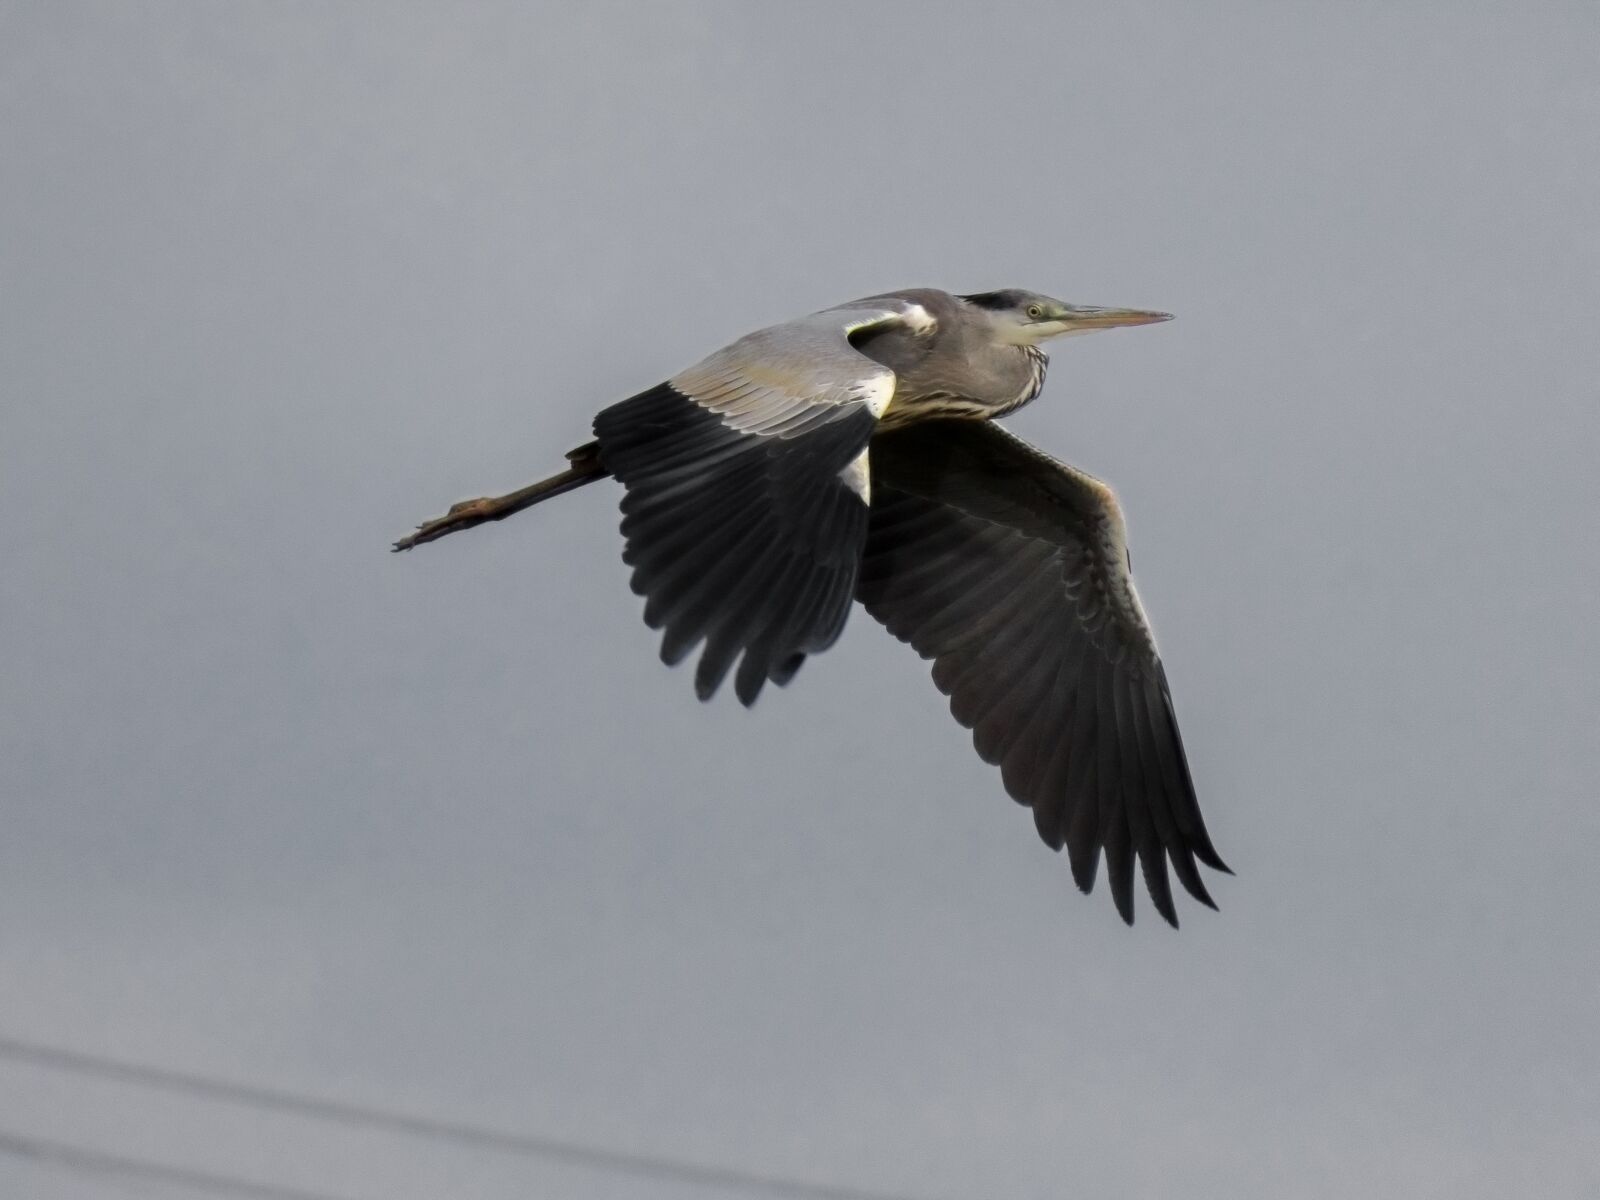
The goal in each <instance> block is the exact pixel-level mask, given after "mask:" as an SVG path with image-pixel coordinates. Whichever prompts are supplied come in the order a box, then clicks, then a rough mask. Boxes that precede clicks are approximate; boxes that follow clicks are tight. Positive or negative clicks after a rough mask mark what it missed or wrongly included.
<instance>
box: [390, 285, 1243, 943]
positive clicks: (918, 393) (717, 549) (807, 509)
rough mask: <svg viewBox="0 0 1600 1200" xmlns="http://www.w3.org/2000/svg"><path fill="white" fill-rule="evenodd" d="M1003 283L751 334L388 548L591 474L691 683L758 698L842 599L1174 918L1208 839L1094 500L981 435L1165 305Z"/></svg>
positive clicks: (1155, 670)
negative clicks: (611, 505) (538, 475)
mask: <svg viewBox="0 0 1600 1200" xmlns="http://www.w3.org/2000/svg"><path fill="white" fill-rule="evenodd" d="M1165 319H1167V318H1166V315H1165V314H1162V313H1151V312H1144V311H1140V310H1134V309H1097V308H1081V307H1075V306H1071V305H1065V304H1062V303H1061V302H1059V301H1056V300H1052V299H1050V298H1049V297H1046V296H1040V295H1038V294H1036V293H1031V292H1022V291H1014V290H1013V291H1001V292H987V293H980V294H976V295H970V296H956V295H952V294H950V293H948V292H942V291H937V290H935V289H927V288H917V289H909V290H905V291H899V292H888V293H883V294H881V295H877V296H870V297H866V298H864V299H862V300H857V301H851V302H850V303H847V304H843V305H840V306H838V307H836V308H831V309H826V310H823V311H822V312H818V313H813V314H811V315H809V316H806V317H801V318H798V319H797V320H794V321H791V322H788V323H786V324H783V325H778V326H773V327H771V328H768V329H762V330H758V331H756V332H754V333H751V334H748V335H746V336H745V337H742V338H740V339H739V340H738V341H736V342H733V343H732V344H730V345H729V346H726V347H724V348H723V349H721V350H718V351H716V352H715V353H713V354H711V355H710V356H708V357H707V358H705V359H704V360H702V361H701V362H699V363H697V364H695V365H694V366H692V367H690V368H688V369H687V370H685V371H682V372H680V373H679V374H677V375H675V376H673V377H672V378H671V379H669V380H668V381H666V382H665V383H662V384H659V385H657V386H656V387H653V388H649V389H647V390H646V391H644V392H641V393H639V394H638V395H636V396H633V397H631V398H629V399H627V400H624V401H621V402H620V403H617V404H613V405H611V406H610V407H609V408H606V409H603V410H602V411H601V412H600V413H599V414H598V415H597V416H596V418H595V423H594V432H595V435H596V436H595V441H593V442H591V443H588V444H587V445H584V446H581V447H579V448H578V449H577V450H574V451H573V452H572V453H571V454H570V455H569V456H568V457H569V459H570V461H571V466H570V467H569V469H568V470H567V471H565V472H563V473H562V474H561V475H558V476H555V477H554V478H552V479H550V480H546V481H544V482H542V483H540V484H535V485H533V486H532V487H530V488H524V489H522V490H521V491H520V492H515V493H512V494H510V495H509V496H504V497H493V498H486V499H483V500H477V501H468V502H465V503H463V504H460V505H456V506H455V507H454V508H452V509H451V511H450V513H449V514H447V515H446V516H445V517H442V518H440V519H439V520H437V521H433V522H429V523H428V524H426V525H424V526H422V527H421V528H420V530H419V532H418V533H417V534H414V535H412V536H411V537H410V538H407V539H404V540H402V541H401V542H400V543H397V545H396V548H397V549H409V548H410V547H411V546H413V545H416V544H418V543H420V542H424V541H431V540H433V539H434V538H437V537H442V536H443V535H444V534H446V533H451V532H454V531H455V530H457V529H462V528H467V527H469V526H471V525H475V524H479V523H481V522H483V521H487V520H498V519H500V518H502V517H504V516H507V515H509V514H510V513H511V512H515V511H519V510H520V509H521V508H524V507H527V506H528V505H529V504H533V503H536V502H538V501H539V500H542V499H545V498H547V497H549V496H551V495H555V494H558V493H560V492H563V491H567V490H570V489H571V488H574V487H578V486H581V485H582V484H584V483H588V482H590V481H592V480H594V479H598V478H602V477H604V476H606V475H612V476H615V477H616V478H617V479H618V480H620V481H621V482H622V483H623V485H624V486H625V488H626V489H627V491H626V495H625V497H624V499H623V502H622V510H623V521H622V532H623V534H624V537H625V540H626V546H625V549H624V552H623V558H624V560H625V561H626V562H628V563H629V564H630V565H631V566H632V567H633V588H634V590H635V591H636V592H638V593H640V594H641V595H643V596H644V597H645V601H646V602H645V613H644V615H645V620H646V622H647V623H648V624H649V625H650V626H651V627H652V628H656V629H660V630H661V631H662V635H663V637H662V647H661V656H662V658H663V659H664V660H665V661H666V662H668V663H676V662H679V661H681V660H682V659H683V658H684V657H686V656H687V655H688V654H689V653H690V652H692V651H693V650H694V649H695V648H696V647H697V646H698V647H701V653H700V659H699V662H698V664H697V667H696V671H695V688H696V692H697V693H698V694H699V695H700V697H701V698H702V699H708V698H709V697H710V696H711V695H712V694H713V693H714V692H715V691H716V690H717V688H718V687H719V686H720V684H721V683H722V682H723V680H724V679H725V678H726V677H727V676H728V675H729V674H730V673H732V674H733V676H734V690H735V692H736V693H737V695H738V697H739V699H740V700H741V701H743V702H744V703H745V704H747V705H748V704H752V703H754V701H755V699H756V697H757V696H758V695H759V693H760V692H761V690H762V688H763V686H764V685H765V684H766V683H767V682H769V681H770V682H773V683H777V684H779V685H783V684H786V683H788V682H789V681H790V680H791V679H792V678H793V677H794V674H795V672H796V671H797V670H798V669H799V667H800V665H801V663H802V662H803V661H804V660H805V658H806V656H807V655H809V654H814V653H817V652H819V651H821V650H824V649H826V648H827V647H828V646H830V645H832V644H833V642H834V641H835V640H836V639H837V638H838V636H839V633H840V632H841V631H842V629H843V627H844V623H845V619H846V617H847V616H848V614H849V609H850V606H851V603H852V602H853V601H855V600H859V601H860V602H861V603H862V604H863V606H864V607H865V608H866V609H867V611H868V612H869V613H871V614H872V615H873V616H874V617H875V618H876V619H878V620H879V621H881V622H882V623H883V624H884V625H885V626H886V627H887V628H888V629H889V631H890V632H891V633H893V634H894V635H895V636H896V637H898V638H900V639H901V640H902V641H906V642H909V643H910V644H911V645H912V646H913V647H914V648H915V649H916V650H917V651H918V653H920V654H921V655H922V656H923V657H924V658H930V659H932V660H933V663H934V680H935V682H936V683H937V684H938V686H939V688H940V689H941V690H942V691H944V692H946V693H947V694H948V695H949V696H950V697H951V709H952V712H953V713H954V715H955V716H956V718H957V720H958V721H960V722H961V723H962V724H963V725H966V726H967V727H968V728H970V729H972V730H973V737H974V742H975V744H976V746H977V749H978V752H979V754H980V755H981V756H982V757H983V758H984V759H985V760H987V761H989V762H992V763H996V764H998V765H999V766H1000V767H1001V771H1002V777H1003V779H1004V782H1005V784H1006V787H1007V789H1008V790H1009V791H1010V792H1011V794H1012V795H1013V796H1014V797H1016V798H1017V799H1018V800H1019V801H1020V802H1022V803H1025V804H1027V805H1029V806H1030V807H1031V808H1032V809H1033V813H1034V818H1035V822H1036V824H1037V826H1038V829H1039V833H1040V836H1041V837H1043V838H1044V840H1045V841H1046V842H1047V843H1048V844H1050V845H1051V846H1052V847H1054V848H1055V849H1058V850H1059V849H1062V848H1063V847H1065V848H1066V849H1067V850H1068V853H1069V857H1070V859H1071V863H1072V870H1073V874H1074V877H1075V878H1076V880H1077V882H1078V884H1079V886H1080V887H1081V888H1082V889H1083V890H1084V891H1088V890H1089V889H1090V887H1091V886H1092V884H1093V881H1094V877H1095V873H1096V868H1097V864H1098V861H1099V858H1100V855H1101V853H1102V852H1103V853H1104V856H1105V859H1106V863H1107V869H1108V874H1109V875H1110V878H1111V888H1112V894H1113V897H1114V898H1115V900H1116V902H1117V908H1118V910H1119V911H1120V912H1121V914H1122V915H1123V917H1124V919H1125V920H1129V921H1131V920H1132V911H1133V910H1132V905H1133V898H1132V878H1133V874H1132V867H1133V863H1134V861H1135V860H1136V859H1137V861H1138V862H1139V863H1140V865H1141V866H1142V868H1143V872H1144V876H1145V881H1146V884H1147V886H1148V888H1149V890H1150V894H1151V897H1152V899H1153V901H1154V903H1155V904H1156V907H1157V909H1158V911H1160V912H1161V914H1162V915H1163V916H1164V917H1165V918H1166V919H1167V920H1168V921H1170V922H1171V923H1173V924H1176V923H1177V919H1176V913H1175V909H1174V907H1173V904H1172V897H1171V890H1170V886H1169V884H1168V880H1167V872H1166V864H1167V861H1168V860H1170V861H1171V863H1172V866H1173V869H1174V871H1175V872H1176V873H1177V875H1178V877H1179V880H1180V882H1182V883H1183V885H1184V886H1185V888H1186V889H1187V890H1188V891H1189V892H1190V894H1191V895H1193V896H1195V897H1196V898H1197V899H1199V900H1201V901H1202V902H1203V903H1206V904H1208V905H1209V904H1211V900H1210V897H1209V895H1208V894H1207V893H1206V890H1205V887H1204V884H1203V883H1202V882H1201V880H1200V876H1199V873H1198V871H1197V870H1196V867H1195V860H1196V859H1199V861H1201V862H1204V863H1206V864H1207V865H1210V866H1212V867H1214V868H1216V869H1219V870H1226V869H1227V868H1226V867H1225V866H1224V865H1223V863H1222V860H1221V859H1220V858H1218V857H1217V855H1216V852H1215V851H1214V850H1213V849H1212V847H1211V843H1210V839H1209V837H1208V836H1207V834H1206V831H1205V826H1204V823H1203V822H1202V820H1201V818H1200V812H1199V807H1198V804H1197V802H1196V799H1195V795H1194V788H1193V783H1192V781H1191V780H1190V777H1189V769H1188V765H1187V763H1186V761H1185V758H1184V753H1183V746H1182V742H1181V740H1180V738H1179V736H1178V730H1177V724H1176V718H1175V716H1174V714H1173V711H1172V701H1171V695H1170V693H1169V691H1168V688H1167V682H1166V675H1165V672H1164V670H1163V669H1162V666H1161V660H1160V658H1159V656H1158V655H1157V652H1156V646H1155V639H1154V637H1153V635H1152V633H1151V631H1150V625H1149V622H1148V620H1147V619H1146V617H1145V614H1144V609H1143V606H1142V605H1141V604H1140V601H1139V597H1138V593H1137V591H1136V590H1135V588H1134V586H1133V578H1132V574H1131V570H1130V569H1129V566H1128V554H1127V542H1126V532H1125V528H1124V523H1123V519H1122V514H1121V511H1120V509H1119V508H1118V506H1117V503H1116V500H1115V498H1114V497H1113V495H1112V493H1111V491H1110V489H1109V488H1107V487H1106V486H1105V485H1104V484H1102V483H1100V482H1099V481H1098V480H1096V479H1094V478H1093V477H1091V476H1089V475H1086V474H1084V473H1083V472H1081V471H1078V470H1076V469H1074V468H1072V467H1068V466H1066V465H1065V464H1062V463H1059V462H1056V461H1055V460H1053V459H1050V458H1048V457H1046V456H1045V455H1043V454H1041V453H1039V452H1038V451H1036V450H1034V449H1033V448H1032V447H1030V446H1028V445H1027V444H1026V443H1024V442H1022V441H1021V440H1020V439H1018V438H1016V437H1014V436H1012V435H1011V434H1008V433H1006V432H1005V431H1004V430H1002V429H1000V428H999V427H998V426H996V425H993V424H990V423H989V422H990V419H991V418H993V417H995V416H999V415H1002V414H1004V413H1007V412H1011V411H1013V410H1014V409H1016V408H1019V407H1020V406H1022V405H1023V404H1026V403H1028V402H1029V401H1030V400H1032V399H1034V398H1035V397H1036V396H1037V395H1038V394H1039V391H1040V389H1041V387H1042V386H1043V383H1044V373H1045V368H1046V366H1047V359H1046V358H1045V355H1044V352H1043V351H1042V350H1041V349H1040V343H1041V342H1043V341H1045V340H1047V339H1049V338H1052V337H1059V336H1063V335H1066V334H1070V333H1077V332H1088V331H1090V330H1092V329H1099V328H1112V327H1116V326H1120V325H1136V324H1147V323H1150V322H1153V321H1159V320H1165Z"/></svg>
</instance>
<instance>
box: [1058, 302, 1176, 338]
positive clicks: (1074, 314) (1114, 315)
mask: <svg viewBox="0 0 1600 1200" xmlns="http://www.w3.org/2000/svg"><path fill="white" fill-rule="evenodd" d="M1055 320H1056V321H1058V322H1059V323H1060V324H1061V325H1063V326H1064V327H1065V332H1068V333H1075V332H1077V331H1078V330H1080V329H1081V330H1083V331H1084V332H1086V333H1087V332H1088V331H1089V330H1091V329H1120V328H1122V326H1124V325H1154V324H1156V323H1157V322H1158V321H1170V320H1172V314H1171V313H1164V312H1150V311H1148V310H1146V309H1143V308H1068V309H1067V310H1066V311H1065V312H1063V313H1061V314H1058V315H1057V316H1056V317H1055Z"/></svg>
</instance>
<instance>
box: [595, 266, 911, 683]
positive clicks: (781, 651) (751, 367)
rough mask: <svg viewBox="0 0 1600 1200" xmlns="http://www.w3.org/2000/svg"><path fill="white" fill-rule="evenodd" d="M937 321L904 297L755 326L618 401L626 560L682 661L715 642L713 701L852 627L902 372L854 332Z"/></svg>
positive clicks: (710, 656) (605, 441)
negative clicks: (875, 445) (884, 442)
mask: <svg viewBox="0 0 1600 1200" xmlns="http://www.w3.org/2000/svg"><path fill="white" fill-rule="evenodd" d="M892 325H904V326H906V327H908V328H910V329H912V330H913V331H916V332H925V331H927V330H928V329H931V328H932V320H931V318H929V316H928V314H927V313H926V311H925V310H923V309H922V308H921V307H920V306H919V305H916V304H912V303H909V302H906V301H900V300H895V299H892V298H891V299H885V300H880V301H873V302H869V303H866V304H862V305H857V306H846V307H843V308H838V309H830V310H828V311H826V312H821V313H815V314H813V315H812V316H809V317H802V318H800V319H799V320H797V321H791V322H789V323H788V324H785V325H777V326H773V327H772V328H770V329H763V330H760V331H758V332H756V333H752V334H750V335H748V336H746V337H743V338H741V339H740V340H739V341H737V342H735V343H733V345H731V346H728V347H727V348H726V349H723V350H719V351H717V353H715V354H713V355H711V357H709V358H707V359H705V360H704V361H703V362H701V363H699V364H697V365H696V366H693V367H691V368H689V369H688V370H687V371H684V372H683V373H682V374H680V375H677V376H675V377H674V378H673V379H671V380H669V381H667V382H666V383H664V384H661V385H660V386H658V387H655V388H651V389H650V390H649V391H647V392H642V393H640V394H639V395H637V396H634V397H633V398H631V399H628V400H624V401H622V402H621V403H620V404H614V405H612V406H611V407H610V408H607V409H605V410H604V411H602V412H601V413H600V414H599V415H598V416H597V417H596V418H595V422H594V431H595V435H596V437H597V438H598V439H599V443H600V462H601V465H602V466H604V468H605V469H606V470H607V471H609V472H610V473H611V474H613V475H615V476H616V477H617V478H618V479H620V480H621V481H622V482H623V484H624V485H625V486H626V488H627V495H626V496H625V497H624V498H623V501H622V512H623V521H622V532H623V534H624V536H625V537H626V539H627V547H626V549H625V550H624V552H623V559H624V561H626V562H627V563H629V564H630V565H631V566H632V567H633V590H634V591H635V592H638V593H639V594H641V595H643V596H645V597H646V598H647V599H646V604H645V611H644V617H645V621H646V623H648V624H649V625H650V627H651V628H653V629H661V630H663V631H664V636H663V638H662V643H661V657H662V659H663V660H664V661H665V662H667V663H669V664H670V663H676V662H678V661H680V660H681V659H682V658H683V657H684V656H685V655H687V654H688V653H689V652H690V651H691V650H693V649H694V648H695V646H696V645H698V644H700V643H701V642H704V643H705V650H704V651H703V652H702V654H701V656H700V663H699V666H698V668H697V670H696V672H695V691H696V693H697V694H698V695H699V696H700V698H701V699H702V700H704V699H708V698H709V697H710V696H711V694H712V693H713V692H715V691H716V689H717V687H718V685H719V684H721V682H722V680H723V679H724V678H725V677H726V676H727V674H728V671H729V670H730V669H731V668H732V666H733V663H734V661H735V659H741V656H742V659H741V661H740V663H739V669H738V673H737V674H736V676H735V679H734V689H735V691H736V693H737V694H738V697H739V699H740V700H741V701H743V702H744V703H745V704H752V703H754V702H755V698H756V696H757V695H758V694H759V693H760V691H761V688H762V685H763V684H764V683H765V682H766V681H767V680H768V679H771V680H773V681H774V682H776V683H779V684H783V683H787V682H788V681H789V680H790V679H791V678H793V676H794V673H795V671H797V670H799V668H800V664H801V662H802V661H803V660H804V658H805V656H806V655H807V654H814V653H816V652H817V651H820V650H825V649H827V647H829V646H831V645H832V644H833V643H834V641H835V640H836V639H837V638H838V636H839V634H840V632H841V631H842V630H843V628H844V622H845V618H846V617H847V616H848V615H849V611H850V601H851V598H852V596H853V595H854V593H855V584H856V576H857V573H858V572H859V569H860V560H861V547H862V545H863V543H864V542H865V540H866V530H867V499H868V496H867V488H868V468H867V461H866V450H867V442H868V441H869V440H870V439H871V437H872V431H873V429H874V427H875V426H876V425H877V422H878V418H879V416H881V415H882V414H883V411H884V409H885V408H887V407H888V406H889V401H890V399H891V398H892V397H893V394H894V386H895V376H894V373H893V372H892V371H890V370H889V369H888V368H886V367H884V366H881V365H880V364H878V363H876V362H874V361H872V360H871V359H869V358H868V357H866V356H865V355H864V354H861V353H860V352H859V351H857V350H856V348H855V347H854V346H853V345H852V344H851V341H850V339H851V337H852V336H854V335H856V334H858V333H860V332H863V331H865V330H869V329H877V328H883V327H886V326H892Z"/></svg>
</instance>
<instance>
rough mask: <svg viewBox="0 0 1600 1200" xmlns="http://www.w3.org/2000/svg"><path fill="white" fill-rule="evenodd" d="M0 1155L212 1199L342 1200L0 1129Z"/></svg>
mask: <svg viewBox="0 0 1600 1200" xmlns="http://www.w3.org/2000/svg"><path fill="white" fill-rule="evenodd" d="M0 1154H10V1155H12V1156H14V1157H16V1158H27V1159H32V1160H33V1161H34V1162H39V1163H47V1164H49V1165H50V1166H56V1167H67V1168H69V1169H71V1170H74V1171H88V1172H91V1173H93V1174H95V1175H115V1176H117V1177H118V1178H121V1179H137V1180H144V1181H146V1182H149V1183H164V1184H169V1185H171V1186H174V1187H181V1188H187V1189H189V1190H190V1191H195V1192H210V1193H211V1194H212V1195H214V1196H239V1197H242V1198H243V1200H344V1197H342V1196H331V1195H329V1194H328V1193H327V1192H307V1191H303V1190H301V1189H300V1188H286V1187H274V1186H273V1185H272V1184H270V1183H254V1182H252V1181H251V1180H248V1179H240V1178H238V1177H236V1176H233V1175H218V1174H214V1173H212V1172H210V1171H196V1170H191V1169H190V1168H188V1167H174V1166H170V1165H169V1164H167V1163H158V1162H151V1161H149V1160H148V1159H143V1158H127V1157H124V1156H123V1155H121V1154H107V1153H104V1152H102V1151H99V1150H90V1149H88V1148H87V1147H84V1146H72V1145H68V1144H67V1143H66V1142H52V1141H48V1140H46V1139H44V1138H32V1137H23V1136H22V1135H21V1134H17V1133H8V1132H6V1131H5V1130H0Z"/></svg>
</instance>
